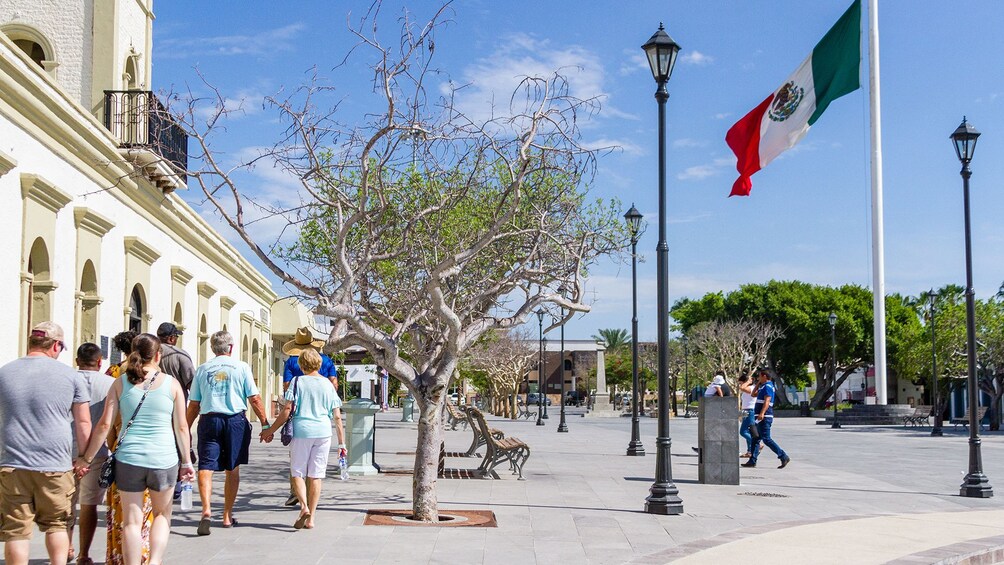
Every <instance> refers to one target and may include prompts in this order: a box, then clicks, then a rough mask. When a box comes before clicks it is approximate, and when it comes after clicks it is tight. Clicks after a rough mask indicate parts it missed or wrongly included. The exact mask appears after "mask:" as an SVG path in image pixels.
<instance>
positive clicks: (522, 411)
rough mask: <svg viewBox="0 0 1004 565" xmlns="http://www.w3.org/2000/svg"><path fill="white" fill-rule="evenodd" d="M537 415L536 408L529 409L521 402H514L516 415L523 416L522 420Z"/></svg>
mask: <svg viewBox="0 0 1004 565" xmlns="http://www.w3.org/2000/svg"><path fill="white" fill-rule="evenodd" d="M536 416H537V411H536V410H530V409H529V408H528V407H527V405H526V404H523V403H522V402H517V403H516V417H517V418H523V419H524V420H529V419H530V418H535V417H536Z"/></svg>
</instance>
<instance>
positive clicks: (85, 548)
mask: <svg viewBox="0 0 1004 565" xmlns="http://www.w3.org/2000/svg"><path fill="white" fill-rule="evenodd" d="M101 361H102V358H101V347H99V346H98V345H96V344H93V343H84V344H81V345H80V347H78V348H77V372H79V373H80V376H82V377H83V378H84V381H85V382H86V383H87V387H88V390H89V392H90V397H91V403H90V415H91V422H92V425H93V424H96V423H97V422H98V421H99V420H100V419H101V414H102V413H103V412H104V410H105V397H106V396H108V389H110V388H111V386H112V385H113V384H115V379H113V378H112V377H109V376H108V375H106V374H104V373H102V372H100V371H101ZM94 433H95V434H97V433H99V432H98V431H96V430H95V432H94ZM102 439H103V438H102ZM86 447H87V446H86V445H85V446H84V448H86ZM82 452H83V449H78V450H77V453H82ZM107 458H108V446H107V445H105V442H104V441H102V443H101V448H100V449H98V451H97V453H96V454H95V455H94V462H93V465H91V469H90V470H89V471H88V472H87V474H85V475H84V476H83V477H81V478H80V481H79V482H78V483H77V491H76V495H75V496H74V498H75V499H78V500H79V502H80V511H79V525H80V553H79V554H78V555H77V565H93V563H94V560H93V559H91V557H90V551H91V542H93V541H94V531H95V530H96V529H97V527H98V504H100V503H101V501H102V500H104V498H105V489H103V488H101V487H100V486H98V475H99V474H100V473H99V471H100V470H101V464H102V463H104V462H105V459H107ZM73 506H74V510H76V504H74V505H73ZM73 522H74V521H73V520H71V522H70V525H69V528H68V529H67V533H68V534H69V536H70V547H71V548H72V547H73V525H74V524H73Z"/></svg>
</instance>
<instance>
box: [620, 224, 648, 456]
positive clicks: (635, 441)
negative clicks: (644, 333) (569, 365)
mask: <svg viewBox="0 0 1004 565" xmlns="http://www.w3.org/2000/svg"><path fill="white" fill-rule="evenodd" d="M641 219H642V215H641V212H639V211H638V209H637V208H635V207H634V204H631V209H630V210H628V211H627V213H625V214H624V221H626V222H627V226H628V232H630V233H631V441H630V442H628V448H627V454H628V455H631V456H635V457H640V456H642V455H645V447H644V446H643V445H642V444H641V437H640V436H641V432H640V428H639V426H640V424H639V421H638V235H639V233H638V232H639V228H640V227H641Z"/></svg>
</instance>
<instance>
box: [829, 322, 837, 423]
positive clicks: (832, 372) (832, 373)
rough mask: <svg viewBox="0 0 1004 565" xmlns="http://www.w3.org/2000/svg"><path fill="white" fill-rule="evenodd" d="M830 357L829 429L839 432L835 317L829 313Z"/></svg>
mask: <svg viewBox="0 0 1004 565" xmlns="http://www.w3.org/2000/svg"><path fill="white" fill-rule="evenodd" d="M829 320H830V347H831V351H830V357H831V359H832V360H833V361H832V364H831V365H830V378H831V379H833V425H831V426H830V428H832V429H835V430H839V429H840V422H838V421H837V315H836V314H834V313H833V312H830V317H829Z"/></svg>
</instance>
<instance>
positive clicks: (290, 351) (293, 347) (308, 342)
mask: <svg viewBox="0 0 1004 565" xmlns="http://www.w3.org/2000/svg"><path fill="white" fill-rule="evenodd" d="M308 347H309V348H310V349H316V350H317V351H320V350H321V348H322V347H324V340H323V339H314V334H313V333H311V331H310V328H308V327H303V328H297V330H296V334H295V335H294V336H293V339H291V340H289V341H287V342H286V343H284V344H282V352H283V354H285V355H290V356H297V357H298V356H299V355H300V353H303V350H304V349H307V348H308Z"/></svg>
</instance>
